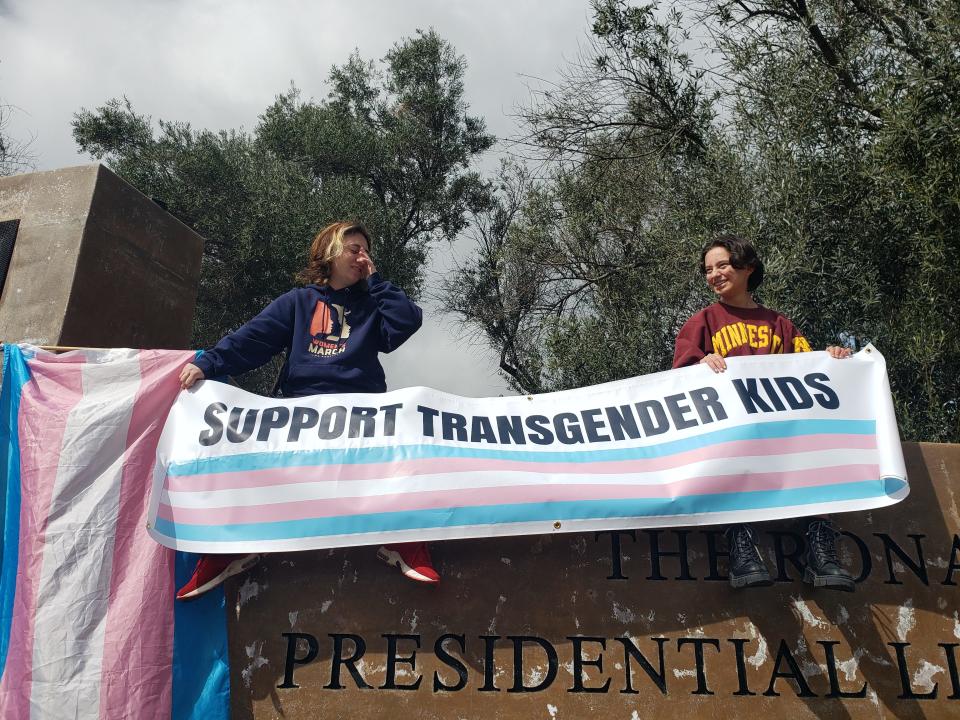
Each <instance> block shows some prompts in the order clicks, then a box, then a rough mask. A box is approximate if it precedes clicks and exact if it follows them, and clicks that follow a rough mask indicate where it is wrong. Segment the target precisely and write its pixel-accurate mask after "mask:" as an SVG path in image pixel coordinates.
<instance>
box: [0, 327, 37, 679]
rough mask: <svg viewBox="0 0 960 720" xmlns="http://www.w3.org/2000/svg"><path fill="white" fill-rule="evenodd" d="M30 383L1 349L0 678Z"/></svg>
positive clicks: (7, 348)
mask: <svg viewBox="0 0 960 720" xmlns="http://www.w3.org/2000/svg"><path fill="white" fill-rule="evenodd" d="M29 380H30V368H28V367H27V362H26V360H25V359H24V355H23V352H21V350H20V348H19V347H18V346H17V345H10V344H4V346H3V385H2V387H0V453H2V454H3V457H0V502H2V503H3V506H2V508H0V542H2V543H3V545H2V548H0V677H2V676H3V669H4V668H5V667H6V664H7V652H8V651H9V649H10V624H11V622H12V621H13V601H14V593H15V592H16V586H17V562H18V558H19V552H20V438H19V430H18V427H17V419H18V418H19V417H20V393H21V392H22V390H23V386H24V385H26V384H27V382H28V381H29Z"/></svg>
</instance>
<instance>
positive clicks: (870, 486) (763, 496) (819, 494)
mask: <svg viewBox="0 0 960 720" xmlns="http://www.w3.org/2000/svg"><path fill="white" fill-rule="evenodd" d="M905 486H906V483H905V482H904V481H903V480H901V479H899V478H893V477H885V478H880V479H879V480H863V481H858V482H849V483H838V484H836V485H827V486H820V487H805V488H789V489H784V490H760V491H756V492H738V493H716V494H704V495H688V496H685V497H680V498H625V499H620V500H616V499H615V500H578V501H564V502H547V503H514V504H506V505H483V506H476V507H462V508H432V509H429V510H414V511H404V512H387V513H371V514H367V515H350V516H342V517H330V518H311V519H307V520H285V521H280V522H267V523H241V524H236V525H174V523H172V522H170V521H169V520H164V519H162V518H157V523H156V530H157V532H159V533H162V534H163V535H166V536H167V537H170V538H176V539H178V540H193V541H209V542H229V541H238V540H246V541H252V540H285V539H290V538H307V537H322V536H325V535H352V534H360V533H374V532H388V531H391V530H419V529H424V528H438V527H461V526H465V525H498V524H505V523H522V522H534V521H549V522H552V521H555V520H590V519H603V518H623V517H638V518H641V517H657V516H672V515H690V514H697V513H701V514H702V513H709V514H713V513H717V512H732V511H737V510H762V509H766V508H775V507H792V506H795V505H809V504H812V503H828V502H839V501H842V500H858V499H863V498H872V497H885V496H889V495H892V494H894V493H896V492H898V491H899V490H901V489H903V488H904V487H905Z"/></svg>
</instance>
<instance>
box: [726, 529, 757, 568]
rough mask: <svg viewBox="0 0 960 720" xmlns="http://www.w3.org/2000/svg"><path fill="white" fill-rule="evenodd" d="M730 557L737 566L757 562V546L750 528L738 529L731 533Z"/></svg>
mask: <svg viewBox="0 0 960 720" xmlns="http://www.w3.org/2000/svg"><path fill="white" fill-rule="evenodd" d="M729 542H730V556H731V558H732V559H734V561H735V562H737V564H742V563H744V562H749V561H751V560H756V558H757V554H758V553H757V545H756V542H755V541H754V539H753V533H752V532H750V530H749V529H748V528H745V527H738V528H734V529H733V530H732V531H731V532H730V537H729Z"/></svg>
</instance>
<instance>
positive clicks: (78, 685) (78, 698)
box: [31, 351, 140, 718]
mask: <svg viewBox="0 0 960 720" xmlns="http://www.w3.org/2000/svg"><path fill="white" fill-rule="evenodd" d="M118 354H119V353H114V357H115V356H116V355H118ZM128 355H129V357H128V358H125V359H124V360H123V361H119V360H120V358H116V360H117V362H110V363H104V364H84V366H83V370H82V374H83V390H84V395H83V398H82V399H81V400H80V402H79V403H78V404H77V405H76V406H75V407H74V409H73V410H72V411H71V412H70V417H69V418H68V420H67V426H66V432H65V434H64V439H63V447H62V448H61V450H60V462H59V466H58V469H57V479H56V485H55V487H54V490H53V501H52V503H51V507H50V518H49V522H48V525H47V532H46V543H45V545H44V550H43V566H42V567H43V570H42V572H41V576H40V582H39V586H38V597H37V615H36V625H35V627H36V630H35V641H34V649H33V683H32V694H31V707H32V710H33V713H34V714H35V716H36V717H38V718H41V717H42V718H47V717H51V718H52V717H70V718H97V717H99V712H100V710H99V708H100V675H101V667H102V661H103V637H104V631H105V622H106V615H107V605H108V600H109V592H110V576H111V571H112V564H113V546H114V538H115V532H116V526H117V510H118V504H119V496H120V481H121V477H122V470H123V459H124V450H125V448H126V440H127V432H128V429H129V425H130V417H131V415H132V413H133V403H134V399H135V397H136V392H137V388H138V386H139V383H140V363H139V359H138V357H137V353H136V351H131V352H129V353H128ZM111 359H114V358H111ZM66 688H70V691H69V692H67V693H65V692H64V690H65V689H66Z"/></svg>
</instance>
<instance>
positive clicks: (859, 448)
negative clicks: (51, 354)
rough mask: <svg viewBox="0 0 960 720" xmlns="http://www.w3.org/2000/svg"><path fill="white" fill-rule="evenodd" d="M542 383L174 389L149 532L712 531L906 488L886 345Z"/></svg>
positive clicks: (184, 537) (456, 534)
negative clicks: (492, 389)
mask: <svg viewBox="0 0 960 720" xmlns="http://www.w3.org/2000/svg"><path fill="white" fill-rule="evenodd" d="M727 364H728V370H727V371H726V372H725V373H723V374H720V375H717V374H714V373H713V372H712V371H711V370H710V369H709V368H707V367H706V366H705V365H698V366H695V367H688V368H683V369H680V370H671V371H668V372H662V373H657V374H654V375H646V376H642V377H637V378H631V379H629V380H622V381H619V382H613V383H608V384H605V385H597V386H593V387H586V388H581V389H579V390H570V391H566V392H559V393H551V394H546V395H535V396H526V397H525V396H519V397H504V398H463V397H457V396H455V395H449V394H447V393H442V392H439V391H436V390H431V389H429V388H406V389H404V390H397V391H394V392H390V393H385V394H343V395H318V396H312V397H305V398H296V399H289V400H287V399H283V400H280V399H275V398H265V397H260V396H257V395H252V394H250V393H247V392H244V391H243V390H239V389H237V388H233V387H230V386H228V385H224V384H221V383H214V382H203V383H199V384H198V385H197V386H196V387H195V388H194V389H193V390H191V391H189V392H183V393H181V395H180V397H179V399H178V400H177V402H176V403H175V404H174V407H173V409H172V411H171V412H170V415H169V418H168V419H167V424H166V426H165V427H164V431H163V435H162V437H161V439H160V443H159V446H158V448H157V466H156V471H155V478H154V488H153V496H152V499H151V508H150V533H151V534H152V535H153V537H154V538H155V539H156V540H157V541H158V542H160V543H162V544H164V545H166V546H168V547H172V548H176V549H179V550H189V551H194V552H257V551H276V550H305V549H310V548H327V547H338V546H347V545H374V544H378V543H381V542H402V541H410V540H438V539H447V538H466V537H485V536H495V535H521V534H539V533H551V532H581V531H587V530H604V529H622V528H637V527H662V526H677V525H707V524H717V523H730V522H743V521H759V520H770V519H776V518H784V517H794V516H806V515H818V514H824V513H833V512H843V511H851V510H863V509H868V508H875V507H881V506H885V505H890V504H893V503H895V502H898V501H900V500H902V499H903V498H904V497H906V496H907V494H908V492H909V488H908V486H907V482H906V470H905V468H904V463H903V455H902V453H901V449H900V440H899V436H898V433H897V425H896V418H895V417H894V413H893V404H892V401H891V398H890V388H889V384H888V381H887V376H886V365H885V363H884V359H883V357H882V356H881V355H880V353H879V352H877V351H876V350H875V349H874V348H872V347H870V348H867V349H865V350H864V351H862V352H860V353H858V354H857V355H855V356H854V357H853V358H850V359H846V360H835V359H833V358H831V357H829V356H828V355H827V354H826V353H824V352H816V353H800V354H791V355H772V356H758V357H746V358H728V359H727Z"/></svg>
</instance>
